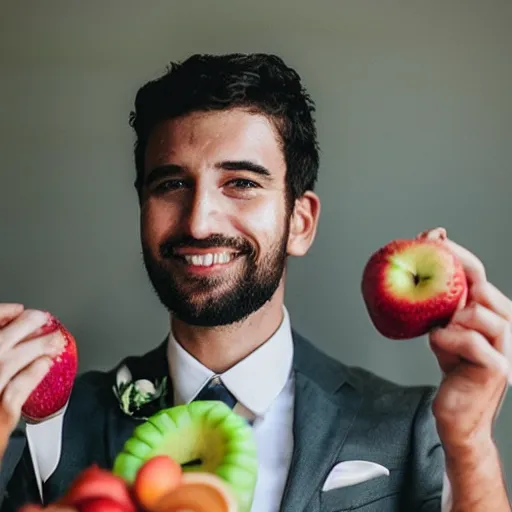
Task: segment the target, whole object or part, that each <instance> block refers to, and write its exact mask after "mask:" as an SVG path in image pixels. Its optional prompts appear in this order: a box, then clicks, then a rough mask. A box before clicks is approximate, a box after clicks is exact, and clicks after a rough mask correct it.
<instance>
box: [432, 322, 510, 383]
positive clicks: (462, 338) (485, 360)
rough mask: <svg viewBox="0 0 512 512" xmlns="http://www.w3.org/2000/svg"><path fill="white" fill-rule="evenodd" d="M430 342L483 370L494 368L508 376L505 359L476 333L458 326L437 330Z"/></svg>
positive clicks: (507, 366) (508, 370) (507, 364)
mask: <svg viewBox="0 0 512 512" xmlns="http://www.w3.org/2000/svg"><path fill="white" fill-rule="evenodd" d="M430 342H431V344H432V345H435V346H436V347H437V348H439V349H441V350H444V351H445V352H447V353H449V354H452V355H454V356H459V357H461V358H462V359H464V360H466V361H469V362H471V363H473V364H475V365H479V366H482V367H485V368H495V369H497V370H498V371H499V372H500V373H502V374H504V375H506V376H507V377H508V376H509V372H510V369H509V366H510V365H509V362H508V360H507V358H506V357H505V356H504V355H503V354H501V353H500V352H498V351H497V350H495V349H494V348H493V347H492V345H491V344H490V343H489V342H488V341H487V339H486V338H485V337H484V336H483V335H482V334H480V333H479V332H477V331H474V330H469V329H465V328H464V327H461V326H458V325H449V326H448V327H445V328H442V329H438V330H437V331H436V332H434V333H432V334H431V336H430Z"/></svg>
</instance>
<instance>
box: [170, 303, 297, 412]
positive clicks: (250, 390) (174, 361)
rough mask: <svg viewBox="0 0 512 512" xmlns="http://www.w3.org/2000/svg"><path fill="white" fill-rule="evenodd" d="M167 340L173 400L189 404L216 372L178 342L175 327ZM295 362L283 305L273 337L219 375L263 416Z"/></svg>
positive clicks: (245, 404)
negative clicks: (174, 332) (281, 316)
mask: <svg viewBox="0 0 512 512" xmlns="http://www.w3.org/2000/svg"><path fill="white" fill-rule="evenodd" d="M168 341H169V342H168V348H167V350H168V352H167V354H168V360H169V374H170V377H171V380H172V385H173V390H174V403H175V404H176V405H179V404H184V403H189V402H190V401H191V400H192V399H193V398H194V397H195V396H196V395H197V393H199V391H200V390H201V389H202V387H203V386H204V385H205V384H206V382H208V380H209V379H210V378H211V377H212V376H214V375H215V373H214V372H212V371H211V370H210V369H208V368H207V367H206V366H204V365H203V364H202V363H200V362H199V361H198V360H197V359H195V358H194V357H193V356H192V355H191V354H189V353H188V352H187V351H186V350H185V349H184V348H183V347H182V346H181V345H180V344H179V343H178V342H177V340H176V339H175V338H174V335H173V333H172V329H171V330H170V334H169V340H168ZM292 361H293V339H292V331H291V327H290V317H289V314H288V311H287V310H286V308H284V307H283V320H282V322H281V324H280V326H279V328H278V329H277V331H276V332H275V333H274V334H273V335H272V337H271V338H270V339H268V340H267V341H266V342H265V343H263V344H262V345H261V346H260V347H258V349H256V350H255V351H254V352H252V353H251V354H249V355H248V356H247V357H246V358H245V359H243V360H242V361H240V362H239V363H237V364H236V365H235V366H233V367H232V368H230V369H229V370H227V371H226V372H224V373H222V374H220V377H221V380H222V382H223V383H224V385H225V386H226V387H227V388H228V389H229V391H230V392H231V393H232V394H233V395H234V396H235V397H236V399H237V400H238V401H239V402H240V403H241V404H242V405H243V406H244V407H245V408H247V409H249V411H251V412H252V413H253V414H255V415H256V416H261V415H263V414H264V413H265V411H266V410H267V409H268V408H269V407H270V405H271V404H272V402H273V400H274V399H275V398H276V397H277V395H279V393H280V392H281V391H282V390H283V388H284V386H285V384H286V382H287V380H288V378H289V376H290V372H291V369H292Z"/></svg>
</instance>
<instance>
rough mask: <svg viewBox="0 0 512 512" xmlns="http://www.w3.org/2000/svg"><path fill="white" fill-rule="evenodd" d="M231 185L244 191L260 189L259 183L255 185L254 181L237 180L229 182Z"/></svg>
mask: <svg viewBox="0 0 512 512" xmlns="http://www.w3.org/2000/svg"><path fill="white" fill-rule="evenodd" d="M229 185H231V186H232V187H234V188H242V189H246V188H258V187H259V185H258V184H257V183H255V182H254V181H251V180H247V179H244V178H236V179H234V180H231V181H230V182H229Z"/></svg>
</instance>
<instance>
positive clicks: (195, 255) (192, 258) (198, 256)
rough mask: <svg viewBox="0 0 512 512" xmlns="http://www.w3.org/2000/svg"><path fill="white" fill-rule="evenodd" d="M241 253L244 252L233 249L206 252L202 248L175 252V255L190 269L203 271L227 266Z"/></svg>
mask: <svg viewBox="0 0 512 512" xmlns="http://www.w3.org/2000/svg"><path fill="white" fill-rule="evenodd" d="M241 255H242V253H239V252H233V251H221V252H218V251H215V252H204V251H200V250H195V251H194V252H192V251H190V252H180V253H178V252H175V253H174V257H175V258H177V259H178V260H179V261H181V262H182V263H184V264H185V265H186V267H187V269H188V270H189V271H192V272H201V273H204V272H208V271H212V270H219V269H223V268H226V267H228V266H229V265H230V264H232V263H233V262H234V261H235V260H236V259H238V258H239V257H240V256H241Z"/></svg>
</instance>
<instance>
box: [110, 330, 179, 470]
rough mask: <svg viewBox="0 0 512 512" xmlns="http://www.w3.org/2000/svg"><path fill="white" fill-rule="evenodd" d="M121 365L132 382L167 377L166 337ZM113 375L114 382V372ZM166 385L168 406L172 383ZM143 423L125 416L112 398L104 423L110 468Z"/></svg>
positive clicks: (170, 401) (170, 400)
mask: <svg viewBox="0 0 512 512" xmlns="http://www.w3.org/2000/svg"><path fill="white" fill-rule="evenodd" d="M123 364H125V365H126V366H127V367H128V369H129V370H130V372H131V374H132V378H133V380H138V379H148V380H150V381H154V380H161V379H162V378H163V377H166V376H168V375H169V365H168V360H167V337H166V338H165V339H164V341H163V342H162V343H161V344H160V345H159V346H158V347H156V348H155V349H154V350H152V351H151V352H148V353H147V354H145V355H143V356H142V357H129V358H126V359H125V360H124V361H123V362H122V363H121V364H120V365H119V366H118V367H117V368H119V367H120V366H122V365H123ZM113 375H114V381H115V372H114V374H113ZM167 383H168V390H167V403H168V404H169V406H170V404H171V403H172V396H173V394H172V383H171V382H170V380H169V379H168V381H167ZM144 421H145V420H143V419H137V418H134V417H132V416H129V415H127V414H125V413H124V412H123V411H122V410H121V409H120V407H119V403H118V402H117V400H116V399H115V397H114V401H113V406H112V407H111V408H110V410H109V411H108V413H107V422H106V430H107V431H106V442H107V456H108V460H107V462H108V464H109V466H110V467H112V465H113V463H114V460H115V458H116V457H117V454H118V453H119V452H120V451H121V450H122V449H123V445H124V443H125V441H126V440H127V439H128V438H129V437H131V435H132V433H133V430H134V429H135V428H136V427H137V426H138V425H140V424H141V423H144Z"/></svg>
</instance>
